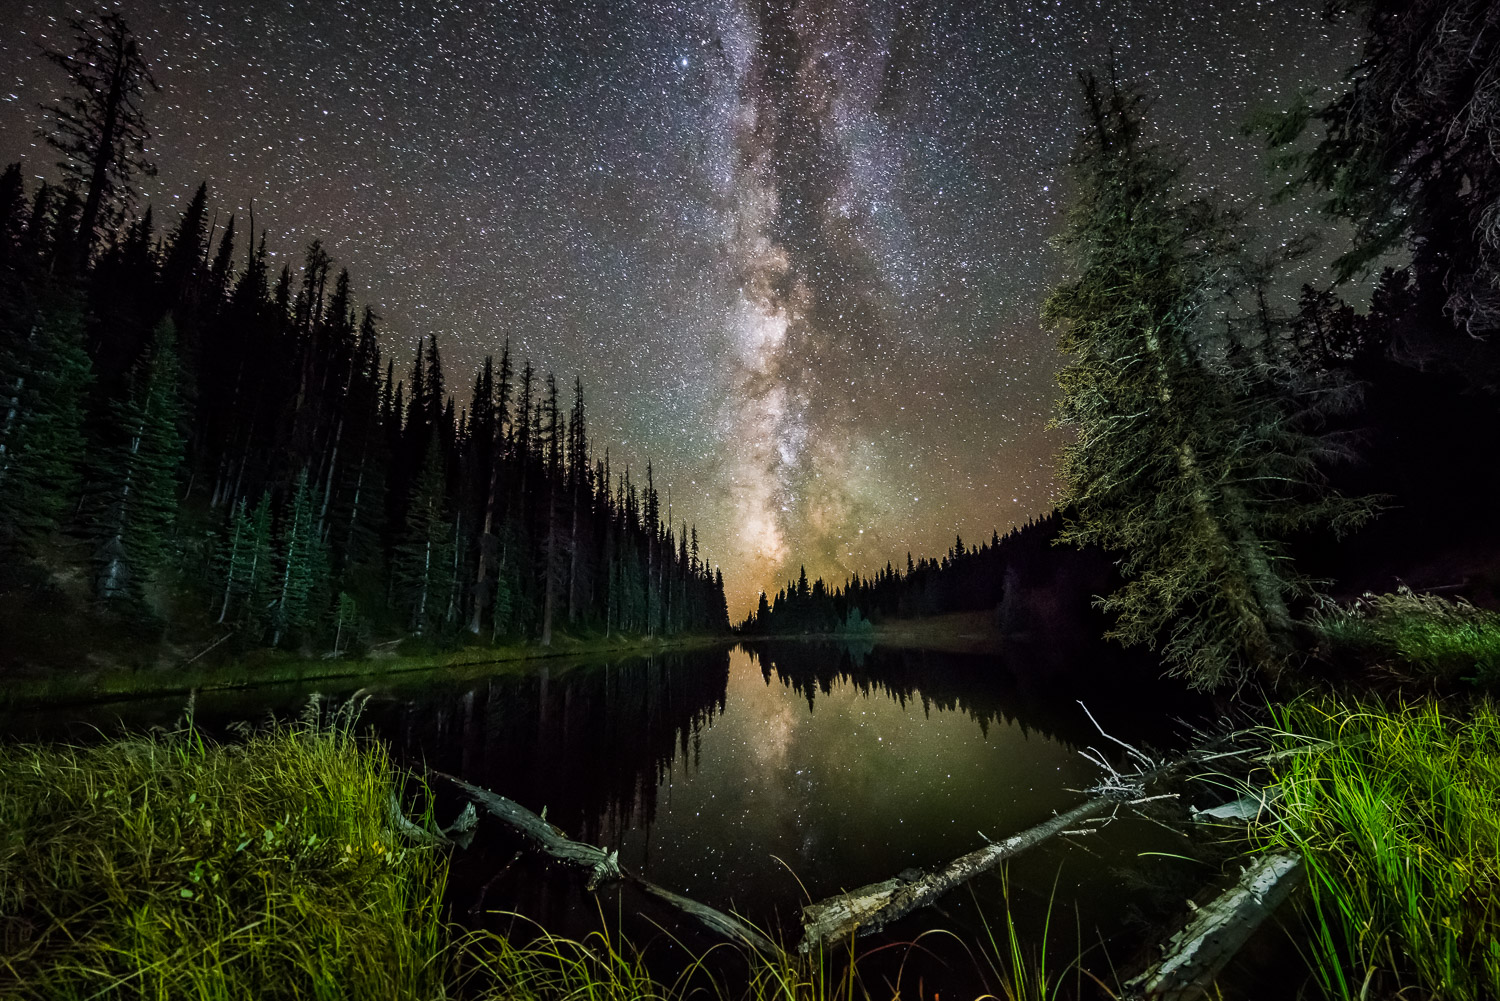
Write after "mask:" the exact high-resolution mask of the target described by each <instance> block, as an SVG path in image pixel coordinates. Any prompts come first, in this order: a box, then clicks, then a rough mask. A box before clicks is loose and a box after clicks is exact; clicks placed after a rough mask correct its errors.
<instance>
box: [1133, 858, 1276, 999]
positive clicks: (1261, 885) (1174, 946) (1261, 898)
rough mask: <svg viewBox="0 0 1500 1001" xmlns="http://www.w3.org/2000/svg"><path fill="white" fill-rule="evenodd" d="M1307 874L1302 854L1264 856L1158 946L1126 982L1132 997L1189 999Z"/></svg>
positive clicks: (1199, 992) (1209, 983) (1200, 992)
mask: <svg viewBox="0 0 1500 1001" xmlns="http://www.w3.org/2000/svg"><path fill="white" fill-rule="evenodd" d="M1304 878H1305V872H1304V870H1303V868H1302V861H1301V859H1299V858H1297V857H1296V856H1294V855H1267V856H1265V857H1264V858H1262V859H1261V860H1260V861H1258V862H1256V863H1255V864H1254V865H1252V866H1250V868H1248V869H1246V870H1245V872H1244V874H1243V875H1242V876H1241V877H1240V879H1239V881H1238V882H1237V883H1235V884H1234V885H1233V886H1231V887H1230V888H1229V889H1227V890H1225V891H1224V892H1223V893H1222V894H1220V895H1219V896H1218V897H1216V898H1215V899H1214V900H1213V901H1212V902H1211V903H1209V904H1208V905H1206V906H1204V907H1200V908H1195V909H1194V910H1193V916H1192V919H1191V920H1190V921H1189V922H1188V923H1187V925H1186V926H1185V927H1184V928H1183V929H1182V930H1181V931H1179V932H1178V933H1177V934H1176V935H1173V936H1172V937H1171V938H1170V939H1169V940H1168V941H1167V943H1166V944H1165V945H1164V946H1163V947H1162V952H1163V954H1164V955H1163V957H1162V959H1161V961H1160V962H1157V963H1155V964H1153V965H1152V966H1151V967H1150V968H1149V969H1147V970H1146V972H1144V973H1142V974H1140V975H1139V976H1137V977H1133V978H1131V979H1130V980H1127V981H1126V982H1125V987H1126V990H1127V991H1129V992H1130V996H1132V997H1142V998H1150V999H1153V1001H1193V999H1196V998H1199V997H1202V996H1203V995H1204V994H1206V993H1207V992H1208V990H1209V988H1211V987H1212V986H1213V982H1214V978H1216V977H1217V976H1218V975H1219V973H1220V972H1222V971H1223V969H1224V967H1225V965H1226V964H1228V962H1229V961H1230V960H1231V959H1233V958H1234V957H1235V954H1236V953H1238V952H1239V951H1240V949H1241V948H1242V947H1243V946H1244V944H1245V943H1246V942H1247V941H1249V939H1250V936H1251V935H1252V934H1254V932H1255V930H1256V929H1257V928H1259V927H1260V926H1261V924H1262V923H1263V922H1264V921H1265V920H1266V918H1268V917H1270V916H1271V912H1272V911H1274V910H1276V908H1277V907H1278V906H1279V905H1280V904H1281V902H1282V901H1284V900H1285V899H1286V898H1287V896H1288V895H1290V894H1291V892H1292V890H1293V889H1295V888H1296V886H1297V884H1298V883H1300V882H1302V880H1303V879H1304Z"/></svg>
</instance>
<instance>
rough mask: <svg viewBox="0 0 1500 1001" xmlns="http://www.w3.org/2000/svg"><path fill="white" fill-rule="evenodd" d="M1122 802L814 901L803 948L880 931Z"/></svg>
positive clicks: (1088, 808) (806, 915)
mask: <svg viewBox="0 0 1500 1001" xmlns="http://www.w3.org/2000/svg"><path fill="white" fill-rule="evenodd" d="M1119 802H1120V800H1119V798H1118V797H1115V796H1099V797H1096V798H1094V799H1091V800H1089V801H1088V802H1086V803H1082V804H1080V805H1078V806H1075V807H1073V809H1071V810H1069V811H1068V812H1067V813H1062V814H1058V815H1057V816H1055V817H1052V818H1051V819H1049V820H1045V821H1043V822H1042V823H1040V824H1037V825H1036V826H1035V827H1032V828H1029V829H1028V830H1025V831H1022V832H1021V833H1020V834H1015V835H1012V836H1011V837H1008V838H1006V839H1005V840H1004V841H994V842H991V843H990V844H987V845H985V846H984V847H983V848H980V849H977V850H975V851H972V852H969V853H968V854H967V855H962V856H960V857H958V858H956V859H954V860H953V861H952V862H949V863H948V864H947V865H945V866H943V867H942V868H941V869H939V870H938V871H937V872H933V873H928V874H927V875H924V876H920V877H917V878H915V879H911V880H907V879H903V878H901V877H900V876H898V877H896V878H895V879H887V880H885V881H883V882H880V883H872V884H870V885H869V886H862V887H860V888H859V889H857V890H851V891H850V892H848V893H841V894H839V895H838V896H836V897H830V898H828V899H827V900H822V901H819V902H818V903H815V904H808V905H807V906H806V907H804V908H802V942H801V944H799V945H798V946H797V949H798V951H800V952H804V953H805V952H810V951H812V950H813V949H814V948H816V947H818V946H820V945H822V944H824V943H826V942H834V941H838V940H840V939H845V938H849V937H851V936H854V935H869V934H872V933H874V932H877V931H880V930H881V929H882V928H884V927H885V926H886V925H887V924H889V923H890V922H892V921H895V920H896V919H897V918H900V917H903V916H905V915H907V914H909V913H911V912H912V911H914V910H916V909H917V908H918V907H925V906H926V905H928V904H930V903H932V902H933V901H935V900H936V899H937V898H938V897H940V896H942V895H943V894H944V893H947V892H948V891H949V890H951V889H953V888H954V887H955V886H958V885H959V884H960V883H963V882H964V881H966V880H968V879H970V878H972V877H974V876H977V875H978V874H979V873H981V872H984V871H985V870H986V869H991V868H993V867H994V866H996V865H999V864H1000V863H1001V862H1002V861H1004V860H1005V859H1008V858H1010V857H1011V856H1013V855H1018V854H1020V853H1021V852H1023V851H1025V850H1026V849H1028V848H1031V847H1032V846H1034V845H1037V844H1040V843H1041V842H1043V841H1045V840H1047V839H1048V838H1050V837H1052V836H1053V835H1054V834H1060V833H1062V832H1064V831H1066V830H1068V829H1070V828H1071V827H1072V826H1073V825H1074V824H1076V823H1078V822H1079V821H1081V820H1083V819H1085V818H1087V817H1092V816H1094V815H1095V814H1099V813H1103V812H1104V811H1105V810H1108V809H1111V808H1112V807H1114V806H1116V805H1117V804H1118V803H1119Z"/></svg>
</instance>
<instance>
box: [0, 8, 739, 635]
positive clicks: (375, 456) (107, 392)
mask: <svg viewBox="0 0 1500 1001" xmlns="http://www.w3.org/2000/svg"><path fill="white" fill-rule="evenodd" d="M75 30H76V31H77V32H78V38H77V41H78V49H77V51H76V52H73V53H62V54H54V55H55V56H56V58H55V59H54V61H56V62H58V63H59V64H60V65H63V66H64V68H65V69H66V70H67V71H68V73H69V76H70V79H71V81H72V83H73V85H74V92H73V93H72V94H71V95H70V96H69V98H67V99H65V100H64V101H63V102H60V104H59V105H58V106H57V107H56V108H54V109H52V121H51V124H52V126H53V131H51V132H50V133H48V138H49V141H50V142H52V145H53V146H54V147H55V148H57V149H58V151H59V152H60V153H61V155H62V164H63V166H64V173H65V176H66V177H67V178H68V181H67V183H64V184H62V185H51V184H48V183H46V182H42V183H40V184H38V185H36V186H35V187H34V188H32V189H31V190H28V187H27V185H26V183H25V178H24V176H23V171H22V168H21V166H20V164H12V165H10V166H9V167H7V168H5V170H4V173H3V175H0V386H3V393H0V402H3V413H0V573H3V581H0V587H3V589H5V590H10V591H13V592H15V591H24V592H28V593H31V594H32V595H37V594H44V593H47V592H48V591H49V589H52V590H53V591H55V589H56V588H57V586H58V583H57V582H58V581H59V580H61V579H73V580H75V581H76V580H78V579H80V578H82V579H84V580H86V581H87V589H86V590H87V592H88V594H89V595H90V600H91V602H92V603H93V605H94V606H95V608H96V609H97V610H103V611H105V612H106V613H118V615H119V616H120V617H122V618H123V619H125V620H129V621H131V622H134V623H137V624H139V623H141V622H146V623H148V624H149V623H156V624H158V625H160V624H165V623H166V622H168V621H174V620H180V619H183V618H189V619H192V620H194V621H197V622H200V623H204V624H216V625H219V626H221V627H228V628H230V629H232V630H233V631H234V632H235V634H236V635H237V636H238V637H239V641H238V642H239V643H240V644H241V645H243V644H269V645H280V646H305V645H313V646H318V647H322V648H327V647H328V646H330V645H331V646H332V647H333V648H334V649H335V650H336V651H342V650H347V649H349V648H350V647H351V646H353V645H356V644H357V643H359V642H361V641H368V640H369V639H370V638H371V637H372V636H392V635H395V636H399V635H403V634H412V635H417V636H421V637H424V638H428V639H436V640H444V639H447V640H451V639H455V638H458V637H460V636H462V635H463V634H466V633H467V634H469V635H478V636H480V637H483V638H485V639H502V638H524V639H535V640H538V641H540V642H541V643H543V644H547V643H550V642H551V639H552V636H553V633H554V631H555V630H557V629H560V628H562V629H567V630H570V631H585V630H587V631H598V632H603V633H606V634H608V633H613V632H630V633H639V634H668V633H678V632H683V631H721V630H727V628H728V613H727V609H726V605H725V600H724V587H723V577H722V575H721V573H720V572H719V571H718V570H716V569H715V568H713V567H712V566H711V565H710V564H709V562H708V561H707V560H706V559H705V558H704V554H703V552H702V551H701V549H700V541H699V539H698V535H697V531H696V529H695V528H690V527H689V526H688V525H686V524H684V525H680V526H675V527H674V526H673V525H671V524H668V523H667V518H666V515H667V512H664V511H663V505H662V500H661V497H660V495H659V491H658V489H657V486H656V483H655V476H654V471H653V470H652V468H651V466H650V465H649V464H648V465H647V467H646V470H645V475H644V477H643V478H640V477H636V476H633V475H632V473H631V471H630V470H628V469H627V470H625V471H623V472H621V471H619V470H617V469H615V468H612V466H611V462H610V457H609V454H608V452H607V451H606V452H605V453H604V454H602V455H600V454H597V453H596V450H595V448H594V446H593V444H592V442H591V441H590V438H589V428H588V421H589V413H588V411H587V409H586V406H585V398H584V392H583V387H582V384H581V382H580V381H579V380H577V379H575V380H574V382H573V385H572V386H571V387H568V388H569V389H570V390H571V392H568V391H567V390H564V389H560V388H559V386H558V384H557V382H556V380H555V379H554V377H553V376H552V375H551V374H547V375H545V376H543V375H542V374H541V373H539V372H537V371H536V369H535V368H534V367H533V366H532V364H531V363H530V362H529V361H525V362H521V363H519V364H517V363H516V362H515V360H514V359H513V358H512V356H511V352H510V349H509V345H508V343H507V344H506V346H505V347H504V348H503V349H502V350H501V352H500V353H499V357H498V360H497V359H495V358H494V357H486V358H485V359H484V362H483V365H482V366H481V367H480V369H479V371H478V372H477V373H476V374H475V375H474V377H473V379H472V381H471V383H470V385H469V387H468V388H467V390H466V391H465V392H463V393H462V395H457V394H454V393H453V392H451V391H450V383H449V378H450V377H449V375H448V374H447V373H446V372H445V370H444V365H443V360H442V356H441V352H440V349H439V344H438V339H437V337H436V336H431V337H427V338H424V339H423V340H422V341H420V342H419V343H418V346H417V348H416V351H415V354H414V356H412V357H410V358H400V359H397V358H396V357H394V356H393V353H392V352H391V351H390V350H389V349H388V348H386V347H384V346H383V342H384V341H388V335H387V334H386V332H385V331H384V330H383V329H382V327H381V324H380V319H379V316H378V314H377V313H376V311H375V310H374V309H373V308H372V307H371V306H370V305H360V304H359V303H357V302H356V301H355V296H354V294H353V290H352V282H351V278H350V275H349V272H348V270H347V269H342V268H336V267H335V263H336V262H335V261H334V260H333V258H332V257H331V256H330V255H329V253H328V251H327V249H326V248H325V247H324V245H323V244H322V243H321V242H320V241H317V240H314V241H313V242H312V244H311V245H310V246H308V247H307V248H306V251H305V253H304V254H303V257H302V261H301V266H300V268H295V269H294V268H293V267H292V266H291V265H285V266H283V267H281V268H280V269H276V268H273V267H272V265H271V263H270V257H271V254H270V251H269V250H268V247H267V236H266V233H265V231H264V229H262V230H260V231H259V232H257V231H256V229H255V225H254V222H253V219H252V221H251V223H250V225H249V226H246V227H245V228H244V229H241V228H240V220H239V219H238V218H237V217H235V216H229V217H228V218H227V220H226V221H225V222H224V223H223V224H222V225H218V224H217V222H216V220H217V219H218V215H217V214H213V215H211V214H210V208H209V199H208V190H207V186H206V185H204V186H201V187H199V188H198V190H197V192H196V194H195V195H194V196H193V197H192V199H191V200H190V202H189V203H188V206H187V208H186V210H185V211H184V212H183V213H182V216H181V218H180V219H178V220H177V221H176V222H175V224H174V225H173V226H172V227H171V228H170V229H169V230H167V231H165V232H159V231H158V228H157V221H156V219H155V217H154V215H153V212H152V210H151V209H150V208H147V209H146V210H145V211H144V213H142V214H140V215H138V216H137V215H134V214H133V213H132V212H131V198H130V195H131V191H130V186H129V182H130V178H131V177H132V176H134V174H136V173H139V172H140V171H141V170H142V169H144V168H146V167H149V165H147V164H144V163H142V162H138V155H139V150H138V146H132V143H131V142H130V141H129V140H130V138H131V135H132V134H131V133H130V123H131V118H130V116H131V115H132V114H135V113H136V112H135V109H136V108H137V103H133V102H138V101H139V100H140V99H141V97H142V95H145V94H149V91H150V90H151V89H152V86H153V85H152V84H151V81H150V78H149V74H148V73H147V72H146V70H145V68H144V64H143V63H142V61H141V60H140V57H139V54H138V51H137V49H136V47H135V42H134V39H133V38H132V37H131V36H130V34H129V32H128V29H127V28H126V27H125V25H124V23H123V21H121V20H120V19H119V18H118V17H116V16H114V15H105V16H103V17H102V18H101V19H99V20H98V21H97V22H92V23H84V22H76V23H75ZM101 66H102V67H103V68H102V69H101ZM111 67H114V68H113V69H111ZM111 73H114V74H115V76H116V78H118V77H120V76H123V77H125V78H126V79H127V80H128V81H130V82H131V85H130V86H125V87H121V86H114V85H112V84H111V83H110V74H111ZM132 87H133V90H132ZM132 95H133V96H132ZM70 102H71V103H70ZM111 115H112V116H113V120H114V121H115V122H116V125H115V126H114V128H115V134H114V136H113V137H112V138H111V137H110V136H108V135H105V134H103V133H102V131H101V130H102V129H103V128H104V126H103V125H102V124H101V123H104V122H105V121H106V120H108V119H110V116H111ZM133 127H134V128H136V129H137V130H143V129H144V122H143V121H136V122H135V125H134V126H133ZM122 136H124V138H123V139H122ZM96 168H97V169H96Z"/></svg>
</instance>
